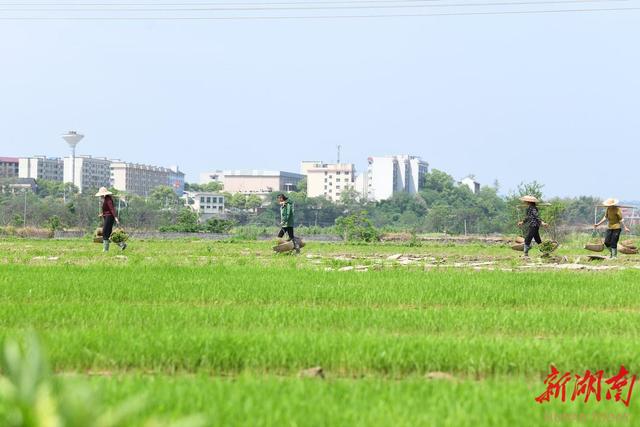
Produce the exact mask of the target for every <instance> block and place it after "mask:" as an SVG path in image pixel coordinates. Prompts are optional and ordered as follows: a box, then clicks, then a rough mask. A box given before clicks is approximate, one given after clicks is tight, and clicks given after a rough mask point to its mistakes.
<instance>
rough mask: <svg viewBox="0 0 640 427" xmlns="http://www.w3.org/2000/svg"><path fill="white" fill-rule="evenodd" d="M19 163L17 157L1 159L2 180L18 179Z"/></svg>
mask: <svg viewBox="0 0 640 427" xmlns="http://www.w3.org/2000/svg"><path fill="white" fill-rule="evenodd" d="M19 161H20V160H19V159H18V158H17V157H0V178H17V177H18V170H19V169H18V164H19Z"/></svg>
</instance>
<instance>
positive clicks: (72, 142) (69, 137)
mask: <svg viewBox="0 0 640 427" xmlns="http://www.w3.org/2000/svg"><path fill="white" fill-rule="evenodd" d="M82 138H84V135H81V134H79V133H78V132H76V131H74V130H70V131H69V132H67V133H66V134H64V135H62V139H64V140H65V141H66V142H67V144H69V147H71V183H72V184H73V185H74V186H75V185H76V145H78V143H79V142H80V141H81V140H82Z"/></svg>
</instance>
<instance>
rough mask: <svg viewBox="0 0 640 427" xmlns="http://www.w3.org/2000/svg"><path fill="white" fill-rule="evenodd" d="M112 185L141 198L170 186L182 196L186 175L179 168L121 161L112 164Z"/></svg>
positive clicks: (114, 161)
mask: <svg viewBox="0 0 640 427" xmlns="http://www.w3.org/2000/svg"><path fill="white" fill-rule="evenodd" d="M111 185H112V186H113V188H115V189H116V190H120V191H125V192H127V193H131V194H137V195H139V196H148V195H149V194H151V192H152V191H153V189H154V188H156V187H160V186H170V187H172V188H174V190H175V191H176V193H178V194H179V195H182V191H183V190H184V173H182V172H180V171H179V170H177V168H176V169H175V170H174V169H170V168H163V167H158V166H149V165H140V164H137V163H127V162H123V161H120V160H113V161H112V162H111Z"/></svg>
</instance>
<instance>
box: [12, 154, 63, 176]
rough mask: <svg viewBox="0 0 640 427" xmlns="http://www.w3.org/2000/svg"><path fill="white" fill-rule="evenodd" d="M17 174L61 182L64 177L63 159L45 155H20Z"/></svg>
mask: <svg viewBox="0 0 640 427" xmlns="http://www.w3.org/2000/svg"><path fill="white" fill-rule="evenodd" d="M19 176H20V178H33V179H36V180H38V179H43V180H46V181H58V182H62V181H63V179H64V160H62V159H60V158H53V157H45V156H34V157H21V158H20V163H19Z"/></svg>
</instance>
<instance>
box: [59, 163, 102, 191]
mask: <svg viewBox="0 0 640 427" xmlns="http://www.w3.org/2000/svg"><path fill="white" fill-rule="evenodd" d="M74 178H75V179H74ZM64 182H74V183H75V185H76V187H78V189H79V190H80V193H84V192H86V191H89V190H91V191H92V190H97V189H98V188H100V187H109V186H110V185H111V160H107V159H106V158H103V157H91V156H76V158H75V170H73V167H72V161H71V156H69V157H65V158H64Z"/></svg>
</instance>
